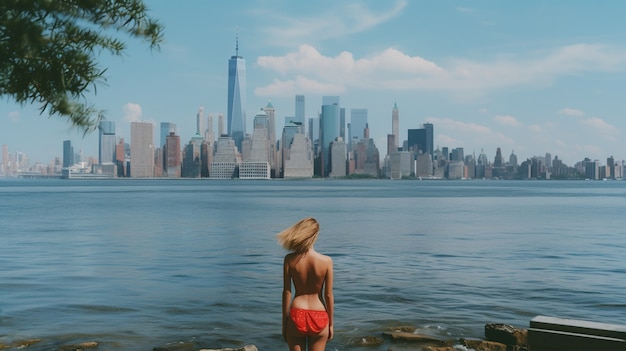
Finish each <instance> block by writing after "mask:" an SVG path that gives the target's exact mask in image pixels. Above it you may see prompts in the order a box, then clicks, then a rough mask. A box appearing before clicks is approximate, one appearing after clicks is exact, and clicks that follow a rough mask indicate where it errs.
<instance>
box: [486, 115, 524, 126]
mask: <svg viewBox="0 0 626 351" xmlns="http://www.w3.org/2000/svg"><path fill="white" fill-rule="evenodd" d="M493 121H494V122H496V123H499V124H502V125H505V126H511V127H518V126H520V125H521V123H520V122H518V121H517V119H516V118H515V117H513V116H495V117H494V118H493Z"/></svg>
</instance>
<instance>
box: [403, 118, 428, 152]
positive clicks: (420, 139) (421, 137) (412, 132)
mask: <svg viewBox="0 0 626 351" xmlns="http://www.w3.org/2000/svg"><path fill="white" fill-rule="evenodd" d="M408 144H409V151H411V150H412V151H413V152H414V153H415V154H419V153H420V152H421V153H424V154H429V155H431V156H432V155H433V151H434V150H433V146H434V145H433V144H434V137H433V125H432V124H431V123H424V125H423V128H418V129H409V131H408Z"/></svg>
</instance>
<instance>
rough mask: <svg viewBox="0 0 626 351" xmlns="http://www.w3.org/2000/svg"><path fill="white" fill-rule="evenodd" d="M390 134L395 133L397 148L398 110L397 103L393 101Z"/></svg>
mask: <svg viewBox="0 0 626 351" xmlns="http://www.w3.org/2000/svg"><path fill="white" fill-rule="evenodd" d="M391 134H393V135H395V136H396V137H395V142H396V145H395V146H396V149H397V148H398V145H399V141H400V111H399V110H398V104H396V103H395V102H394V104H393V109H392V110H391Z"/></svg>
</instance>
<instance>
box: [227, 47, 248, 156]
mask: <svg viewBox="0 0 626 351" xmlns="http://www.w3.org/2000/svg"><path fill="white" fill-rule="evenodd" d="M228 134H229V135H230V136H231V138H232V139H233V140H234V141H235V145H236V146H237V148H238V149H239V152H241V143H242V142H243V139H244V138H245V136H246V60H244V59H243V57H241V56H239V38H238V37H237V43H236V46H235V56H231V58H230V60H228Z"/></svg>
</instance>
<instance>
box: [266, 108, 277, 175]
mask: <svg viewBox="0 0 626 351" xmlns="http://www.w3.org/2000/svg"><path fill="white" fill-rule="evenodd" d="M263 111H264V112H265V115H266V116H267V123H268V139H269V144H268V148H269V155H270V159H269V160H268V161H269V163H270V168H271V170H272V175H273V176H276V174H277V173H278V168H277V164H276V159H277V157H276V109H275V108H274V105H272V102H271V101H268V102H267V106H265V108H264V109H263Z"/></svg>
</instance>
